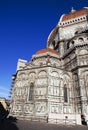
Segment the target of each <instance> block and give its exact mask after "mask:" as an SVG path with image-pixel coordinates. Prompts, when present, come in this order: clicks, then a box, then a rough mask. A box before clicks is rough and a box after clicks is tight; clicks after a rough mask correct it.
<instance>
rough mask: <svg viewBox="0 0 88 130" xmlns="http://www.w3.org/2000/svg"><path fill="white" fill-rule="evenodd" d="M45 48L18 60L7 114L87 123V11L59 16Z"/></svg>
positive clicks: (25, 117)
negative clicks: (28, 60) (26, 59)
mask: <svg viewBox="0 0 88 130" xmlns="http://www.w3.org/2000/svg"><path fill="white" fill-rule="evenodd" d="M46 46H47V47H46V48H45V49H42V50H39V51H37V52H36V54H34V55H33V56H32V59H31V60H30V62H27V61H25V60H21V59H19V60H18V64H17V71H16V74H15V75H14V76H13V82H14V84H13V90H12V97H11V105H10V107H11V109H10V114H11V115H13V116H16V117H17V118H18V119H27V120H39V119H40V120H41V121H47V122H53V123H54V122H55V121H57V122H58V123H61V122H63V123H64V122H67V123H71V124H73V123H75V124H81V117H82V116H84V117H85V120H88V7H84V8H82V9H81V10H79V11H76V10H74V9H72V10H71V12H70V13H69V14H64V15H62V16H61V18H60V20H59V22H58V24H57V25H56V27H55V28H54V29H53V30H52V31H51V33H50V34H49V36H48V39H47V45H46Z"/></svg>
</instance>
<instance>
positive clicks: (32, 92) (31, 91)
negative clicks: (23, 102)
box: [29, 83, 34, 101]
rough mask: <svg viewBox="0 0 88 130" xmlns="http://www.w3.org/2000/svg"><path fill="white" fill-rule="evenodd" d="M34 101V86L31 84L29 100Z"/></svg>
mask: <svg viewBox="0 0 88 130" xmlns="http://www.w3.org/2000/svg"><path fill="white" fill-rule="evenodd" d="M33 99H34V84H33V83H31V84H30V91H29V100H30V101H31V100H33Z"/></svg>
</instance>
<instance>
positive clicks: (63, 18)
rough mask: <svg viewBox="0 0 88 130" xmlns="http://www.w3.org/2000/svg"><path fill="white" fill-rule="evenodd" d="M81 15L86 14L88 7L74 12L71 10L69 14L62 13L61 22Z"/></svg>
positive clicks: (87, 13)
mask: <svg viewBox="0 0 88 130" xmlns="http://www.w3.org/2000/svg"><path fill="white" fill-rule="evenodd" d="M83 15H88V8H82V9H81V10H79V11H75V12H71V13H69V14H65V15H63V17H62V19H61V22H64V21H67V20H70V19H74V18H77V17H80V16H83Z"/></svg>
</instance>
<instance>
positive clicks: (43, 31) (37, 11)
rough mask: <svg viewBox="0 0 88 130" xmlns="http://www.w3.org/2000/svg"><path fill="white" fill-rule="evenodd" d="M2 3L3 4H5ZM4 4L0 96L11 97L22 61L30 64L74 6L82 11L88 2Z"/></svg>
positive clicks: (9, 0) (20, 0) (18, 0)
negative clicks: (19, 62) (12, 87)
mask: <svg viewBox="0 0 88 130" xmlns="http://www.w3.org/2000/svg"><path fill="white" fill-rule="evenodd" d="M1 1H2V2H1ZM1 1H0V97H2V96H3V97H6V98H7V97H8V93H9V89H10V86H11V76H12V74H14V73H15V72H16V65H17V61H18V59H19V58H21V59H25V60H27V61H29V60H30V59H31V57H32V55H33V54H35V53H36V51H38V50H40V49H42V48H45V47H46V41H47V37H48V35H49V33H50V32H51V30H52V29H53V28H54V27H55V26H56V24H57V23H58V21H59V19H60V16H61V15H62V14H66V13H69V12H70V10H71V7H74V9H76V10H79V9H81V8H82V7H87V6H88V0H6V1H5V0H1Z"/></svg>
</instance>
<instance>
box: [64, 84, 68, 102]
mask: <svg viewBox="0 0 88 130" xmlns="http://www.w3.org/2000/svg"><path fill="white" fill-rule="evenodd" d="M64 102H68V92H67V87H66V85H65V86H64Z"/></svg>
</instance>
